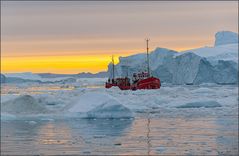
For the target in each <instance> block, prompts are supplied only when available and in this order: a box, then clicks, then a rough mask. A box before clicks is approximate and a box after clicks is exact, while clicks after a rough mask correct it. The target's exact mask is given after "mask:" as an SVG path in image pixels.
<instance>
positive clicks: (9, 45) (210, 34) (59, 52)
mask: <svg viewBox="0 0 239 156" xmlns="http://www.w3.org/2000/svg"><path fill="white" fill-rule="evenodd" d="M1 4H2V5H1V13H2V14H1V20H2V22H1V39H2V40H1V72H3V73H14V72H33V73H46V72H50V73H63V74H64V73H65V74H67V73H69V74H74V73H80V72H92V73H96V72H100V71H106V70H107V66H108V64H109V63H110V61H111V56H112V55H114V56H115V58H116V60H117V57H119V56H128V55H132V54H136V53H142V52H145V51H146V43H145V40H144V39H145V38H150V43H149V48H150V51H153V50H154V49H155V48H157V47H162V48H168V49H172V50H175V51H183V50H188V49H193V48H199V47H202V46H213V44H214V35H215V33H216V32H217V31H221V30H229V31H234V32H237V33H238V30H237V28H238V19H237V14H238V9H237V4H238V3H237V2H206V1H205V2H160V1H158V2H146V1H145V2H85V1H79V2H78V1H75V2H73V1H71V2H63V1H59V2H57V1H56V2H50V1H49V2H48V1H43V2H17V1H16V2H13V1H3V2H2V3H1ZM202 10H203V11H202ZM116 62H117V61H116Z"/></svg>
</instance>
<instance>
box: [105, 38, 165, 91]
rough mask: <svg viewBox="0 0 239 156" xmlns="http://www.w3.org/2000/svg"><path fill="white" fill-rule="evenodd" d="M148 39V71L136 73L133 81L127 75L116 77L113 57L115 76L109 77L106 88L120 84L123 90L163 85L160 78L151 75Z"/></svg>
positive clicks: (152, 87) (153, 87) (157, 87)
mask: <svg viewBox="0 0 239 156" xmlns="http://www.w3.org/2000/svg"><path fill="white" fill-rule="evenodd" d="M146 41H147V65H148V72H141V73H137V74H136V73H134V74H133V78H132V83H131V81H130V79H129V78H128V77H127V76H126V77H125V78H116V79H115V78H114V58H113V57H112V64H113V78H112V79H108V82H106V83H105V88H111V87H113V86H118V87H119V88H120V89H121V90H129V89H131V90H137V89H159V88H160V87H161V82H160V79H159V78H156V77H153V76H150V70H149V53H148V41H149V40H148V39H147V40H146Z"/></svg>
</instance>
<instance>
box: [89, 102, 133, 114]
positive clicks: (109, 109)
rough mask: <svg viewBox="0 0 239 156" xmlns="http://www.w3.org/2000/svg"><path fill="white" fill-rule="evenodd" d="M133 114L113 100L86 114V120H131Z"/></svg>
mask: <svg viewBox="0 0 239 156" xmlns="http://www.w3.org/2000/svg"><path fill="white" fill-rule="evenodd" d="M132 117H133V114H132V112H131V111H130V109H128V108H127V107H125V106H123V105H122V104H120V103H119V102H118V101H116V100H114V99H110V100H108V101H106V102H105V103H103V104H101V105H99V106H97V107H96V108H94V109H92V110H90V111H89V112H87V118H132Z"/></svg>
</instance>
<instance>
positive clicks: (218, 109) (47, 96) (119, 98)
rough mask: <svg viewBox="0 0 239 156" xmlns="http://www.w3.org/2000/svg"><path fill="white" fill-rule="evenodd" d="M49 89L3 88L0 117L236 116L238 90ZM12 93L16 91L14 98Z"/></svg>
mask: <svg viewBox="0 0 239 156" xmlns="http://www.w3.org/2000/svg"><path fill="white" fill-rule="evenodd" d="M46 85H47V84H46ZM47 87H49V88H47ZM52 87H53V86H52V85H49V86H28V87H21V86H16V87H13V88H11V87H9V86H3V88H2V90H4V93H5V94H2V95H1V105H2V110H1V116H9V115H17V116H41V117H42V116H50V118H66V117H78V118H79V117H80V118H82V117H87V112H88V116H89V117H94V118H103V117H104V116H105V117H106V118H119V117H122V118H124V117H131V116H132V115H134V116H135V117H137V116H141V115H143V114H144V113H149V112H153V115H154V116H161V117H162V116H169V117H177V116H202V115H206V116H207V115H214V116H215V115H218V116H222V115H228V114H235V115H237V114H238V112H237V111H236V110H237V108H238V87H237V86H235V85H213V84H204V85H200V86H187V85H184V86H173V85H167V86H165V85H163V86H162V87H161V89H159V90H137V91H121V90H120V89H118V88H117V87H114V88H111V89H105V88H77V87H72V89H67V90H65V88H61V87H58V88H54V89H52ZM29 88H30V89H29ZM38 88H41V89H43V90H38ZM7 90H8V91H7ZM12 90H17V93H18V94H15V93H14V92H12ZM32 90H38V92H33V91H32ZM21 93H24V94H23V95H22V94H21ZM182 107H183V108H184V109H182ZM192 108H194V109H192ZM93 112H94V113H95V114H94V113H93ZM131 112H132V113H131ZM6 118H7V117H5V118H4V119H6Z"/></svg>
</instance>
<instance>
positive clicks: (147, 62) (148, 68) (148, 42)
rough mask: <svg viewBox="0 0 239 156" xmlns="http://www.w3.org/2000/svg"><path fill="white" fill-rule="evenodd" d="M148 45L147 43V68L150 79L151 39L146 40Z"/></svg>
mask: <svg viewBox="0 0 239 156" xmlns="http://www.w3.org/2000/svg"><path fill="white" fill-rule="evenodd" d="M146 43H147V66H148V75H149V77H150V71H149V39H148V38H147V39H146Z"/></svg>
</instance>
